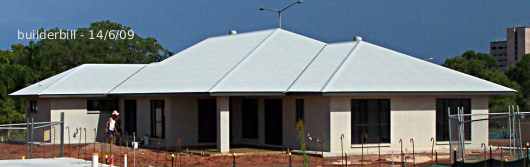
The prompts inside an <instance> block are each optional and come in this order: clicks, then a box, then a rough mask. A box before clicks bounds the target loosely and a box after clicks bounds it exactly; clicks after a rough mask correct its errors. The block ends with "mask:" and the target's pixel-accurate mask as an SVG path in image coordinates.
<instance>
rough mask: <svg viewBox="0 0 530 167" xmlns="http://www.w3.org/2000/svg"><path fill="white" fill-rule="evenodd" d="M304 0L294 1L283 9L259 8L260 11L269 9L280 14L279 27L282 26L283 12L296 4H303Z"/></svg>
mask: <svg viewBox="0 0 530 167" xmlns="http://www.w3.org/2000/svg"><path fill="white" fill-rule="evenodd" d="M303 2H304V1H303V0H297V1H296V2H293V3H291V4H289V5H287V6H285V7H283V8H281V9H270V8H259V9H258V10H260V11H269V12H274V13H276V14H277V15H278V27H280V28H282V13H283V12H284V11H285V10H287V9H289V8H290V7H292V6H294V5H296V4H301V3H303Z"/></svg>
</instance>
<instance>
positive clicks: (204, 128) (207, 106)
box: [198, 99, 217, 143]
mask: <svg viewBox="0 0 530 167" xmlns="http://www.w3.org/2000/svg"><path fill="white" fill-rule="evenodd" d="M198 105H199V106H198V109H199V116H198V119H199V120H198V122H199V142H200V143H215V142H216V141H217V113H216V110H217V103H216V100H215V99H199V100H198Z"/></svg>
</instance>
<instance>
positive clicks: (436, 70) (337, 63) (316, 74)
mask: <svg viewBox="0 0 530 167" xmlns="http://www.w3.org/2000/svg"><path fill="white" fill-rule="evenodd" d="M296 92H310V93H315V92H316V93H330V94H332V93H370V92H373V93H377V92H379V93H380V92H398V93H399V92H403V93H404V92H407V93H410V92H422V93H425V92H427V93H428V92H438V93H439V92H464V93H473V92H477V93H486V94H497V93H507V92H514V90H512V89H510V88H506V87H504V86H500V85H497V84H495V83H492V82H489V81H485V80H482V79H479V78H476V77H473V76H470V75H467V74H464V73H460V72H457V71H454V70H451V69H448V68H445V67H442V66H440V65H437V64H433V63H430V62H426V61H423V60H420V59H417V58H414V57H411V56H408V55H405V54H402V53H399V52H396V51H393V50H390V49H386V48H383V47H380V46H377V45H374V44H371V43H368V42H363V41H361V40H357V41H355V42H343V43H335V44H326V43H324V42H321V41H318V40H315V39H311V38H308V37H305V36H303V35H299V34H295V33H292V32H289V31H286V30H283V29H272V30H264V31H255V32H249V33H241V34H235V35H224V36H218V37H211V38H207V39H205V40H203V41H201V42H199V43H197V44H195V45H193V46H191V47H189V48H187V49H185V50H183V51H181V52H179V53H177V54H176V55H174V56H172V57H170V58H168V59H166V60H164V61H162V62H159V63H152V64H148V65H115V64H112V65H101V64H98V65H82V66H79V67H76V68H73V69H71V70H68V71H66V72H63V73H61V74H58V75H56V76H53V77H50V78H48V79H46V80H43V81H41V82H38V83H36V84H33V85H31V86H28V87H26V88H24V89H22V90H19V91H17V92H15V93H12V94H11V95H64V94H66V95H74V94H76V95H86V94H89V95H90V94H159V93H212V94H216V93H219V94H223V93H228V94H230V93H233V94H238V93H241V94H247V95H253V94H263V93H276V94H284V93H296Z"/></svg>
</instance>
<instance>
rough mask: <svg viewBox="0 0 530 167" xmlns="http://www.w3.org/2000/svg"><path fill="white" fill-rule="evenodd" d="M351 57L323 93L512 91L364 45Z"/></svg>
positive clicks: (394, 52) (362, 43) (438, 66)
mask: <svg viewBox="0 0 530 167" xmlns="http://www.w3.org/2000/svg"><path fill="white" fill-rule="evenodd" d="M351 54H352V55H350V57H349V59H348V60H346V62H345V63H344V65H342V67H341V68H340V69H339V70H338V71H337V73H336V74H335V76H333V78H332V80H330V82H329V84H328V85H327V86H326V87H325V88H323V92H488V91H501V92H502V91H506V92H510V91H513V90H512V89H510V88H507V87H504V86H501V85H498V84H495V83H492V82H489V81H486V80H482V79H479V78H476V77H473V76H470V75H467V74H464V73H461V72H458V71H455V70H451V69H448V68H445V67H442V66H440V65H437V64H433V63H429V62H426V61H424V60H421V59H417V58H414V57H411V56H408V55H405V54H402V53H399V52H396V51H393V50H390V49H386V48H383V47H380V46H377V45H374V44H371V43H368V42H361V43H360V44H359V46H357V48H356V49H355V50H354V51H353V52H352V53H351Z"/></svg>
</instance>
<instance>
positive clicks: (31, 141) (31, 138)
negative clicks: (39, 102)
mask: <svg viewBox="0 0 530 167" xmlns="http://www.w3.org/2000/svg"><path fill="white" fill-rule="evenodd" d="M30 119H31V122H30V124H29V130H30V131H29V156H28V159H31V157H32V156H33V155H32V154H33V127H34V126H33V117H32V118H30Z"/></svg>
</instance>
